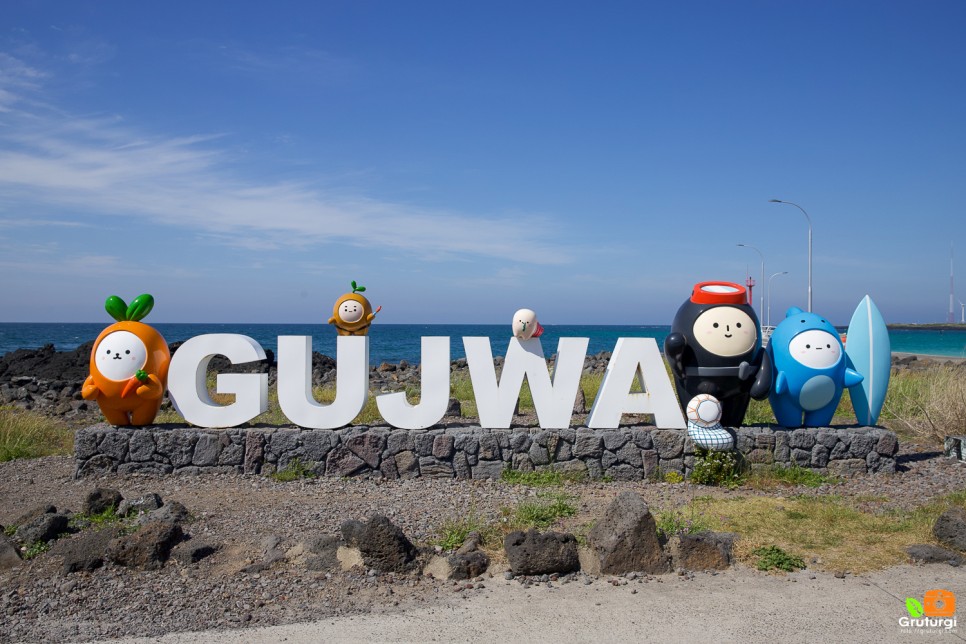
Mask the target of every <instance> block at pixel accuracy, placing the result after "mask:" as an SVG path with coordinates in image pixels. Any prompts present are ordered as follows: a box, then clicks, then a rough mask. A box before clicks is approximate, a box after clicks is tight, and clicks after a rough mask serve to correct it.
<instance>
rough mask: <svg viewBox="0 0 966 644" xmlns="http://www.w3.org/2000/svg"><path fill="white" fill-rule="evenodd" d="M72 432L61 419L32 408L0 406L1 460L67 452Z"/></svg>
mask: <svg viewBox="0 0 966 644" xmlns="http://www.w3.org/2000/svg"><path fill="white" fill-rule="evenodd" d="M73 449H74V432H73V430H72V429H70V427H68V426H67V424H66V423H64V422H63V421H61V420H59V419H56V418H49V417H47V416H45V415H43V414H40V413H38V412H34V411H25V410H21V409H14V408H9V407H5V408H0V461H11V460H13V459H15V458H37V457H40V456H52V455H55V454H70V453H71V452H73Z"/></svg>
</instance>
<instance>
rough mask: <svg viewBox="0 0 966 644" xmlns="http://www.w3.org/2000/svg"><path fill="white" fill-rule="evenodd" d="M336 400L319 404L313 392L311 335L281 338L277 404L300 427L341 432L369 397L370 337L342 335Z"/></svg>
mask: <svg viewBox="0 0 966 644" xmlns="http://www.w3.org/2000/svg"><path fill="white" fill-rule="evenodd" d="M335 362H336V376H335V400H333V401H332V402H331V403H330V404H328V405H322V404H319V402H318V401H317V400H316V399H315V396H314V395H313V393H312V336H310V335H280V336H278V404H279V406H280V407H281V408H282V413H283V414H285V416H286V417H287V418H288V419H289V420H291V421H292V422H293V423H295V424H296V425H298V426H300V427H309V428H311V429H338V428H339V427H345V426H346V425H348V424H349V423H351V422H352V419H353V418H355V417H356V416H358V415H359V412H361V411H362V408H363V407H365V405H366V398H368V396H369V337H368V336H362V335H353V336H339V337H338V338H336V348H335Z"/></svg>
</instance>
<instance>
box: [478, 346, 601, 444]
mask: <svg viewBox="0 0 966 644" xmlns="http://www.w3.org/2000/svg"><path fill="white" fill-rule="evenodd" d="M589 342H590V339H589V338H560V341H559V342H558V344H557V361H556V364H555V367H554V374H553V381H552V382H551V378H550V373H549V372H548V371H547V361H546V359H545V358H544V356H543V346H542V345H541V344H540V338H530V339H529V340H518V339H517V338H511V339H510V346H509V347H508V348H507V352H506V359H505V361H504V363H503V373H502V374H501V376H500V381H499V383H497V379H496V370H495V369H494V367H493V352H492V350H491V349H490V339H489V338H486V337H483V338H473V337H467V338H463V348H464V349H465V350H466V362H467V364H468V365H469V369H470V380H471V381H472V382H473V394H474V395H475V396H476V409H477V412H478V413H479V416H480V426H481V427H492V428H503V429H505V428H509V427H510V423H511V422H512V421H513V409H514V408H515V407H516V404H517V399H518V398H519V397H520V388H521V387H522V386H523V377H524V376H526V378H527V382H528V383H529V384H530V393H531V394H533V406H534V408H535V409H536V411H537V418H538V419H539V421H540V426H541V427H544V428H547V429H562V428H565V427H569V426H570V418H571V416H572V415H573V411H574V400H576V398H577V388H578V387H580V373H581V370H582V369H583V366H584V357H585V356H586V354H587V345H588V343H589Z"/></svg>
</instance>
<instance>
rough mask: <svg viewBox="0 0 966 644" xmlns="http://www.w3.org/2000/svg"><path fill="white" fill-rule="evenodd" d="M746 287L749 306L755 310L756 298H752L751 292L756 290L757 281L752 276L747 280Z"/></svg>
mask: <svg viewBox="0 0 966 644" xmlns="http://www.w3.org/2000/svg"><path fill="white" fill-rule="evenodd" d="M745 286H747V287H748V306H750V307H753V308H754V305H755V298H753V297H752V296H751V291H752V289H754V288H755V279H754V278H753V277H752V276H751V275H749V276H748V278H747V279H746V280H745Z"/></svg>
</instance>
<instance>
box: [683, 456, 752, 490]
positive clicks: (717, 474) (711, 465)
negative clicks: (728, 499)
mask: <svg viewBox="0 0 966 644" xmlns="http://www.w3.org/2000/svg"><path fill="white" fill-rule="evenodd" d="M743 472H744V467H743V464H742V461H741V459H740V458H739V456H738V454H737V453H736V452H731V451H729V452H719V451H713V450H710V451H709V450H705V449H701V448H697V450H696V452H695V456H694V466H693V468H692V470H691V482H692V483H697V484H698V485H715V486H719V487H736V486H738V485H740V484H741V477H742V474H743Z"/></svg>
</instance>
